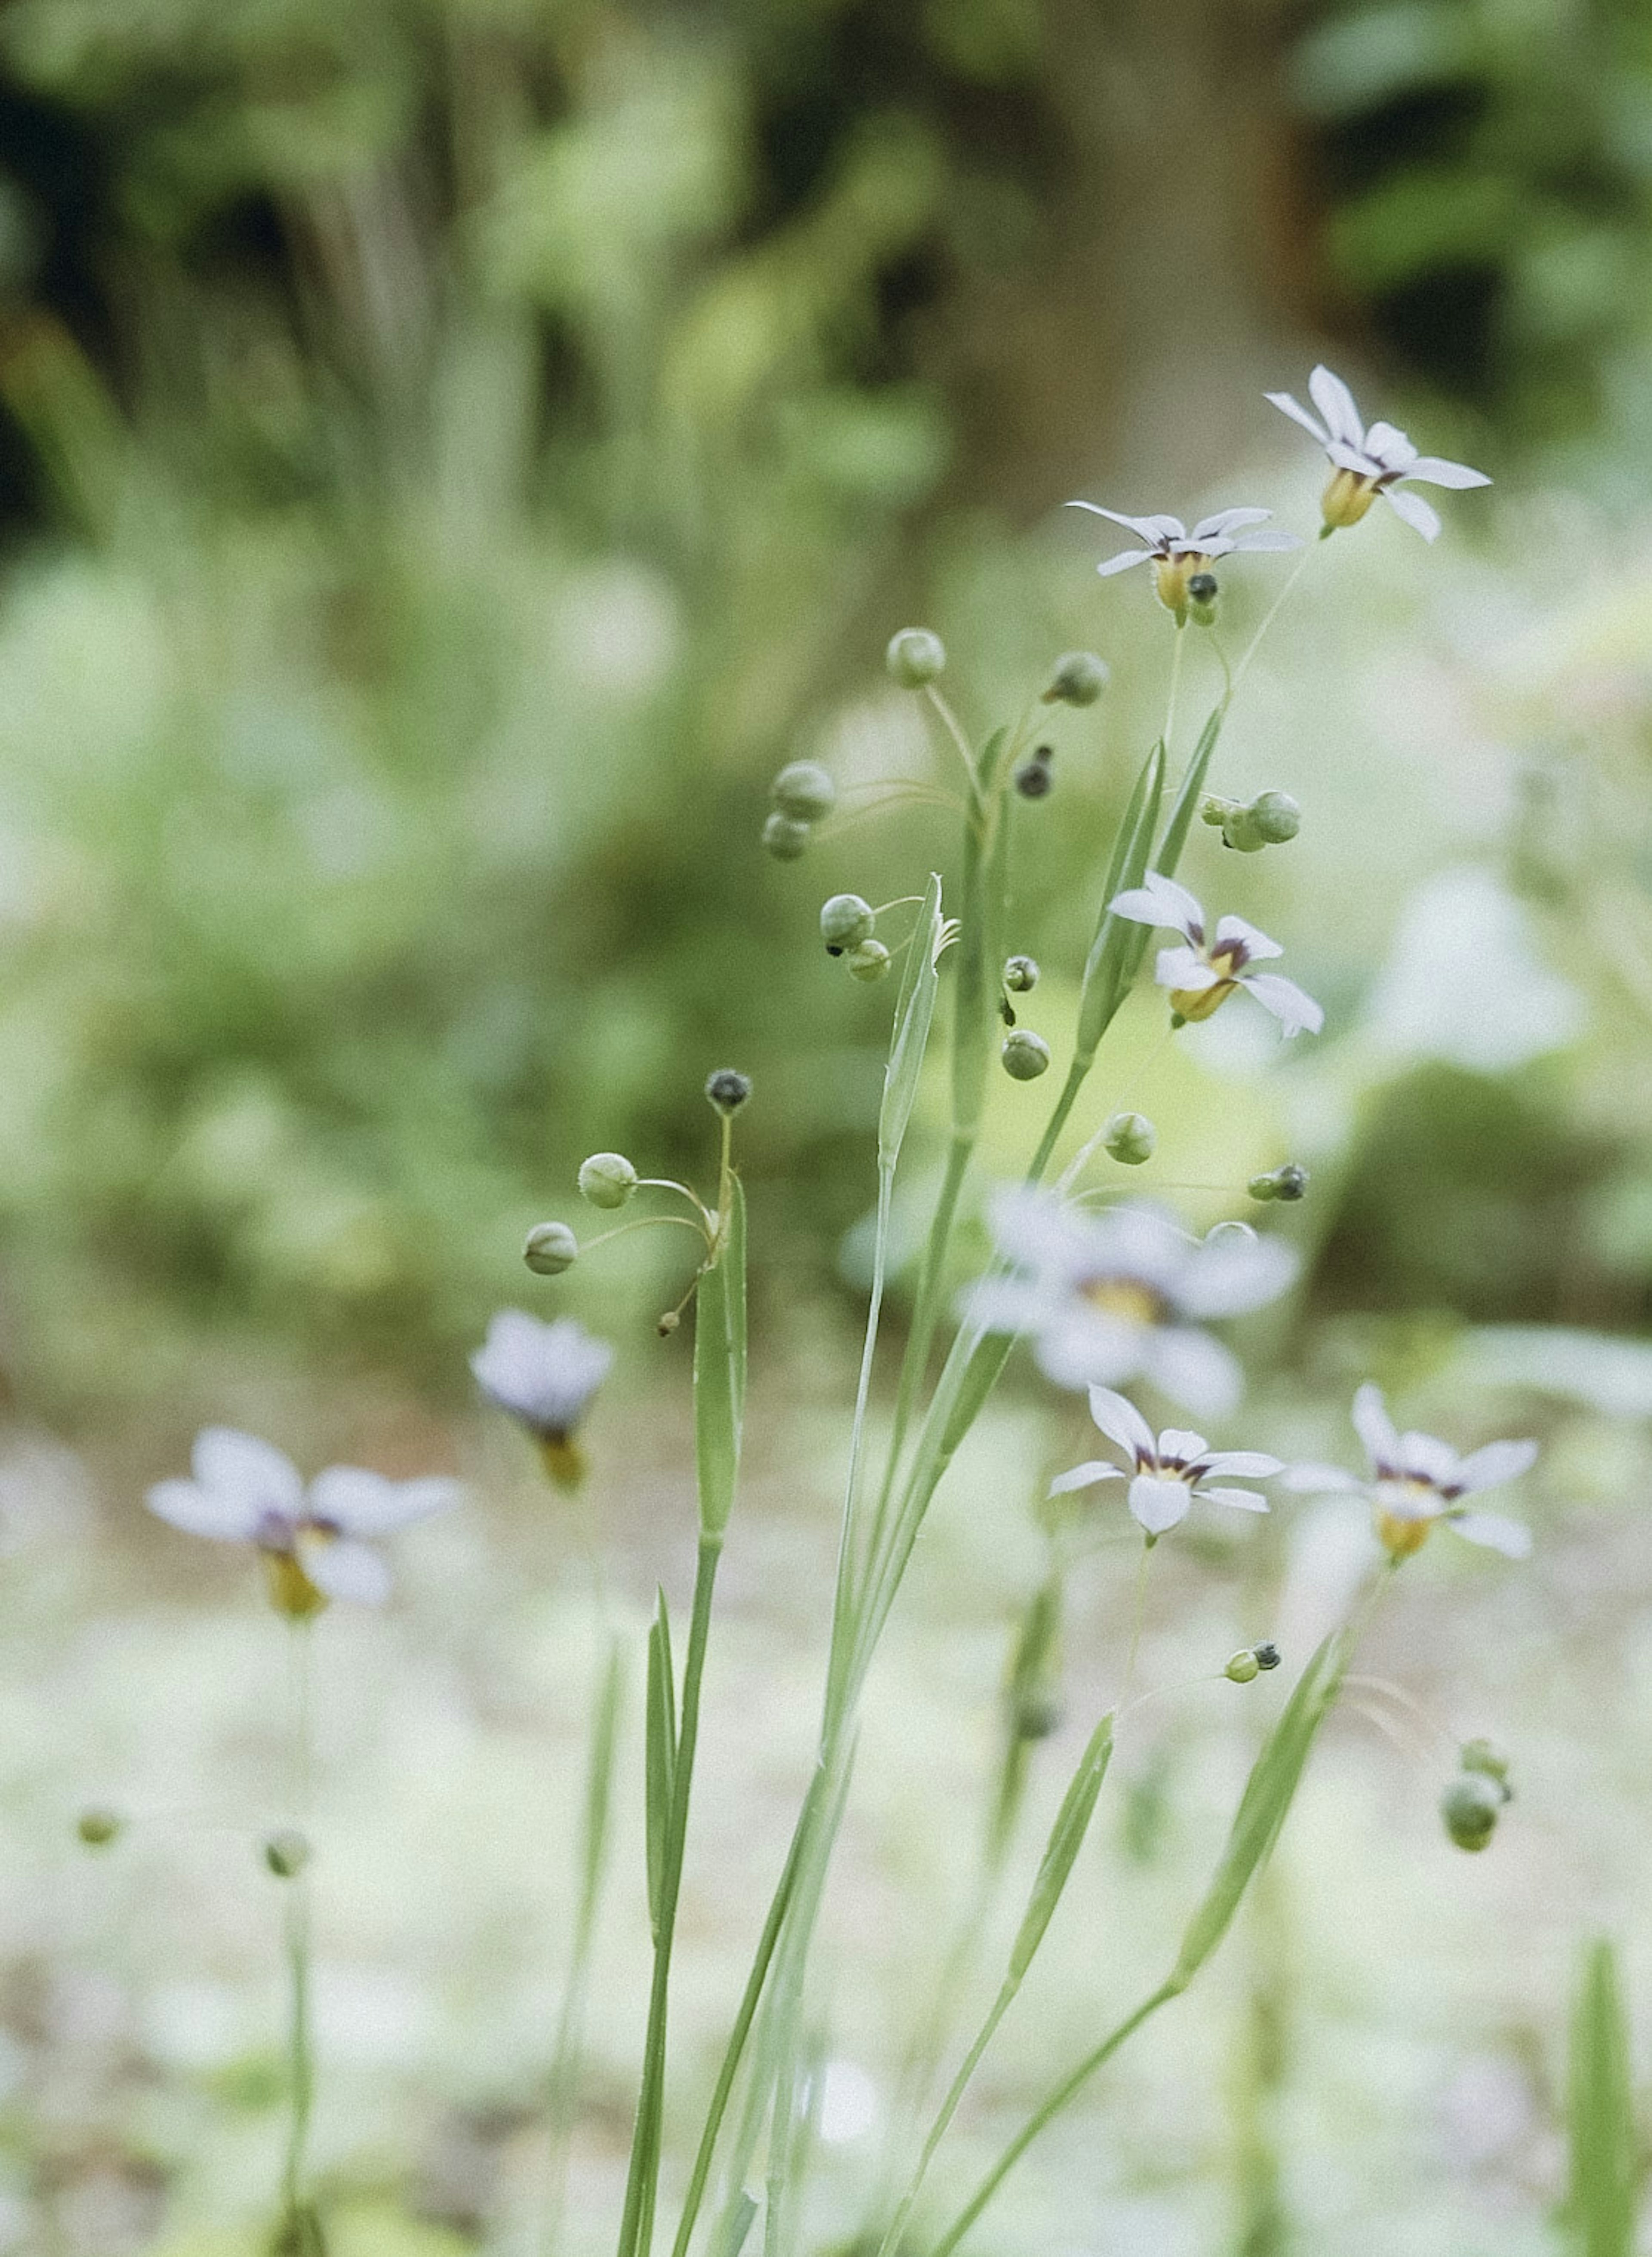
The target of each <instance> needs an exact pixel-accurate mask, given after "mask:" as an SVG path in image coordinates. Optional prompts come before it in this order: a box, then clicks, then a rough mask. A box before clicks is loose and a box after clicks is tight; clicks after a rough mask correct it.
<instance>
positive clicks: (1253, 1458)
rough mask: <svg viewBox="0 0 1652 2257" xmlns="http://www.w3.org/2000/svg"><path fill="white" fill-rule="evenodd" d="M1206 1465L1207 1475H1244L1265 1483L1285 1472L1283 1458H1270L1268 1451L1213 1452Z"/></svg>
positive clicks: (1206, 1460) (1205, 1462) (1249, 1478)
mask: <svg viewBox="0 0 1652 2257" xmlns="http://www.w3.org/2000/svg"><path fill="white" fill-rule="evenodd" d="M1204 1465H1205V1470H1206V1472H1207V1473H1213V1474H1242V1475H1245V1476H1246V1479H1248V1480H1251V1481H1265V1480H1267V1478H1268V1476H1269V1475H1273V1474H1282V1473H1283V1472H1284V1470H1285V1461H1284V1460H1283V1458H1273V1457H1269V1455H1268V1454H1267V1451H1266V1450H1212V1451H1211V1454H1210V1455H1209V1456H1208V1457H1207V1458H1206V1459H1205V1461H1204Z"/></svg>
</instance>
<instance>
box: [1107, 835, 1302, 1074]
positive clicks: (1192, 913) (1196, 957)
mask: <svg viewBox="0 0 1652 2257" xmlns="http://www.w3.org/2000/svg"><path fill="white" fill-rule="evenodd" d="M1109 907H1110V908H1111V909H1112V914H1113V915H1114V916H1121V917H1129V918H1130V919H1131V920H1132V922H1133V923H1136V924H1153V925H1168V926H1169V927H1170V928H1171V929H1172V930H1174V931H1175V932H1179V933H1180V934H1181V935H1182V937H1183V939H1184V940H1185V941H1186V942H1187V944H1188V945H1187V946H1186V947H1185V948H1161V950H1160V951H1159V962H1158V967H1157V969H1156V971H1155V972H1154V979H1155V980H1157V981H1158V983H1159V985H1160V987H1168V989H1169V990H1170V1008H1171V1009H1172V1011H1174V1012H1175V1015H1176V1016H1177V1018H1178V1019H1208V1018H1209V1017H1210V1015H1211V1012H1212V1011H1214V1010H1215V1009H1216V1008H1218V1005H1220V1004H1222V1003H1225V1001H1227V999H1228V997H1229V996H1230V995H1231V994H1232V993H1233V991H1234V989H1235V988H1236V987H1243V988H1244V989H1245V990H1246V993H1247V994H1252V995H1254V996H1255V998H1256V1000H1257V1001H1258V1002H1259V1003H1260V1005H1261V1006H1262V1008H1263V1009H1264V1010H1267V1011H1271V1012H1272V1013H1273V1015H1274V1017H1275V1018H1276V1019H1277V1020H1278V1021H1279V1023H1280V1027H1281V1030H1282V1032H1284V1033H1285V1034H1287V1035H1299V1034H1301V1032H1302V1030H1303V1028H1304V1027H1306V1028H1307V1029H1308V1031H1309V1032H1310V1034H1315V1035H1317V1033H1318V1032H1319V1030H1320V1029H1321V1028H1322V1027H1323V1026H1324V1023H1325V1015H1324V1012H1323V1011H1322V1010H1321V1009H1320V1008H1319V1006H1318V1004H1317V1003H1316V1002H1315V1001H1314V999H1313V997H1312V996H1311V995H1305V994H1303V991H1302V989H1301V988H1300V987H1298V986H1297V985H1296V983H1295V980H1285V979H1281V976H1280V974H1279V973H1276V972H1247V971H1246V968H1245V967H1246V965H1247V964H1252V963H1253V962H1254V961H1255V960H1256V959H1257V958H1258V957H1263V958H1266V957H1269V956H1282V955H1283V954H1284V951H1283V949H1281V946H1280V945H1279V943H1278V942H1277V941H1276V940H1270V939H1269V938H1268V937H1267V934H1266V933H1265V932H1258V930H1256V927H1255V926H1254V925H1253V924H1246V922H1245V920H1244V918H1243V917H1239V916H1225V917H1223V918H1222V919H1221V921H1220V922H1219V923H1218V925H1217V928H1216V930H1215V933H1214V934H1213V935H1212V937H1211V940H1210V942H1209V943H1208V945H1207V943H1206V941H1205V937H1204V935H1205V923H1204V910H1203V909H1201V908H1200V907H1199V904H1198V903H1197V901H1195V899H1194V898H1193V895H1191V894H1190V893H1189V891H1188V889H1187V888H1186V887H1185V886H1178V885H1177V884H1176V882H1175V879H1174V878H1163V877H1161V876H1160V874H1159V873H1158V872H1157V871H1156V870H1150V871H1149V872H1148V873H1147V877H1146V878H1145V879H1144V880H1143V881H1142V883H1141V884H1140V885H1139V886H1132V887H1131V888H1128V890H1127V891H1126V892H1124V893H1122V894H1119V895H1118V896H1117V897H1116V898H1115V899H1114V900H1113V901H1112V902H1110V903H1109Z"/></svg>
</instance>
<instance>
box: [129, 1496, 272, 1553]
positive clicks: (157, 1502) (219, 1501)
mask: <svg viewBox="0 0 1652 2257" xmlns="http://www.w3.org/2000/svg"><path fill="white" fill-rule="evenodd" d="M144 1503H145V1504H146V1505H147V1506H148V1507H149V1509H150V1511H152V1513H154V1514H155V1516H156V1517H157V1518H158V1519H160V1520H165V1521H167V1522H169V1523H170V1524H171V1525H172V1526H173V1528H181V1529H182V1530H183V1531H184V1532H185V1534H186V1535H188V1536H209V1537H211V1538H212V1539H213V1540H214V1541H215V1543H219V1544H246V1543H250V1542H251V1539H252V1537H253V1535H254V1534H255V1533H256V1532H257V1529H258V1523H259V1521H260V1520H261V1519H262V1518H263V1514H262V1513H261V1512H260V1511H259V1509H258V1506H257V1505H256V1504H251V1503H248V1502H247V1501H246V1500H245V1499H244V1498H242V1497H238V1496H226V1495H225V1494H224V1492H223V1491H222V1489H202V1488H201V1484H200V1482H192V1481H164V1482H156V1484H155V1486H154V1488H153V1489H151V1490H150V1492H149V1494H148V1496H146V1497H145V1499H144Z"/></svg>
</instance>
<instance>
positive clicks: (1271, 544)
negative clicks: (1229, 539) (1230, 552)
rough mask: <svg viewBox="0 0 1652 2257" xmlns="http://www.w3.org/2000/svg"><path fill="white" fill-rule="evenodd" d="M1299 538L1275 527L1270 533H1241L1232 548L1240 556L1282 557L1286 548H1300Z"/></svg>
mask: <svg viewBox="0 0 1652 2257" xmlns="http://www.w3.org/2000/svg"><path fill="white" fill-rule="evenodd" d="M1302 545H1303V544H1302V541H1301V539H1300V537H1299V536H1298V535H1297V534H1295V533H1286V532H1283V531H1281V529H1280V528H1279V527H1274V531H1273V532H1271V533H1242V534H1240V535H1239V539H1238V540H1237V541H1234V542H1233V543H1232V547H1233V548H1235V549H1236V550H1237V551H1238V552H1239V555H1246V556H1249V555H1254V556H1261V555H1283V554H1284V552H1285V550H1286V549H1288V548H1301V547H1302Z"/></svg>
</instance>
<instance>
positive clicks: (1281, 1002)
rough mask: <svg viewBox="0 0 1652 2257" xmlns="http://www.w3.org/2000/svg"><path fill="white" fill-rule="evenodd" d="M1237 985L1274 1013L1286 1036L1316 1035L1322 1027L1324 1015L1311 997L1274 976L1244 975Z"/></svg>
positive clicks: (1260, 973) (1272, 973)
mask: <svg viewBox="0 0 1652 2257" xmlns="http://www.w3.org/2000/svg"><path fill="white" fill-rule="evenodd" d="M1239 985H1240V987H1243V988H1245V989H1246V991H1247V992H1248V993H1249V994H1253V995H1254V996H1255V998H1256V1000H1257V1001H1258V1002H1259V1003H1260V1005H1261V1007H1262V1008H1263V1009H1264V1010H1265V1011H1271V1012H1272V1013H1273V1015H1274V1017H1275V1018H1276V1019H1277V1020H1278V1021H1279V1023H1280V1025H1281V1028H1282V1029H1283V1030H1284V1032H1285V1033H1286V1035H1287V1036H1290V1035H1300V1034H1302V1033H1303V1032H1304V1031H1306V1032H1307V1033H1309V1034H1310V1035H1317V1033H1318V1032H1319V1031H1320V1029H1321V1028H1322V1027H1323V1026H1324V1023H1325V1014H1324V1010H1323V1009H1322V1008H1321V1007H1320V1006H1319V1005H1318V1004H1317V1003H1316V1002H1315V1001H1314V999H1313V997H1312V996H1311V995H1310V994H1306V993H1305V992H1304V990H1303V989H1302V988H1300V987H1298V986H1297V985H1296V982H1295V980H1287V979H1285V978H1284V977H1283V976H1282V975H1281V973H1277V972H1251V973H1244V974H1243V975H1241V977H1240V980H1239Z"/></svg>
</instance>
